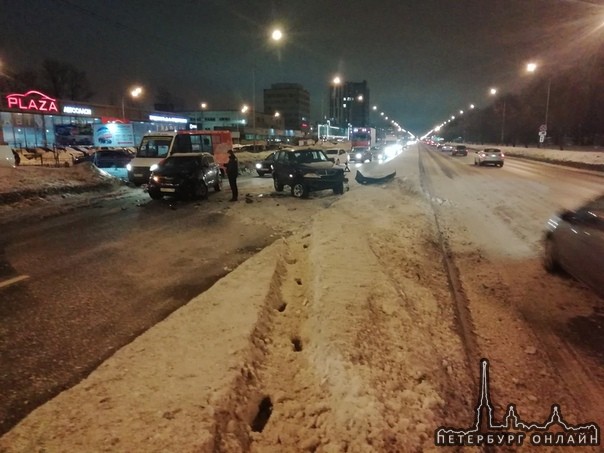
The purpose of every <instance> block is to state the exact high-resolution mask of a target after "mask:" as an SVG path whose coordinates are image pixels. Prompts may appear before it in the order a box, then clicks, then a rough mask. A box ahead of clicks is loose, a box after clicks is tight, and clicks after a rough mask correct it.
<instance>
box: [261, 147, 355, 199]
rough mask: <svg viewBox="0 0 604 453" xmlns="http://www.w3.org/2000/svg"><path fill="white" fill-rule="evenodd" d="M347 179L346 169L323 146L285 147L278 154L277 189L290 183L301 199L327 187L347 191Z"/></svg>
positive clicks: (336, 192)
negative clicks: (329, 157)
mask: <svg viewBox="0 0 604 453" xmlns="http://www.w3.org/2000/svg"><path fill="white" fill-rule="evenodd" d="M345 181H346V179H345V178H344V168H343V167H340V166H337V165H336V164H335V163H334V162H333V161H332V160H330V159H328V157H327V156H326V155H325V153H324V152H323V150H322V149H318V148H305V149H298V150H281V151H277V152H276V153H275V159H274V162H273V182H274V184H275V190H276V191H277V192H281V191H283V187H284V186H289V187H290V188H291V193H292V195H293V196H294V197H297V198H306V197H307V196H308V194H309V193H310V192H312V191H316V190H325V189H332V190H333V192H334V193H335V194H343V193H344V182H345Z"/></svg>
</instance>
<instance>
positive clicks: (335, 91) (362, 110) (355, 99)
mask: <svg viewBox="0 0 604 453" xmlns="http://www.w3.org/2000/svg"><path fill="white" fill-rule="evenodd" d="M329 98H330V102H329V117H330V120H331V121H332V122H333V124H335V125H337V126H339V127H348V126H349V125H351V126H354V127H368V126H369V125H370V124H369V122H370V121H369V111H370V109H369V105H370V98H369V87H368V85H367V81H366V80H363V81H362V82H344V83H343V84H339V83H338V84H336V83H334V84H332V85H330V87H329Z"/></svg>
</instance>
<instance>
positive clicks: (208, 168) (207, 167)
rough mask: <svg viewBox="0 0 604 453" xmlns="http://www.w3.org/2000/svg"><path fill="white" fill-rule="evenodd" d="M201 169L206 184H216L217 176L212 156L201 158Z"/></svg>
mask: <svg viewBox="0 0 604 453" xmlns="http://www.w3.org/2000/svg"><path fill="white" fill-rule="evenodd" d="M201 167H202V171H203V173H204V180H205V182H206V184H207V185H209V186H211V185H214V184H216V182H217V179H218V175H217V171H216V168H215V167H216V166H215V165H214V158H213V157H212V156H203V157H202V158H201Z"/></svg>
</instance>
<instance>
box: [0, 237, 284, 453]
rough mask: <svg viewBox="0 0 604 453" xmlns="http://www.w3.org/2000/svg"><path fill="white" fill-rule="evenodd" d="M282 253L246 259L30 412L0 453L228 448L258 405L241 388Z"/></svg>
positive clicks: (249, 377) (248, 379) (0, 442)
mask: <svg viewBox="0 0 604 453" xmlns="http://www.w3.org/2000/svg"><path fill="white" fill-rule="evenodd" d="M282 246H283V244H282V242H276V243H275V244H273V245H272V246H270V247H268V248H267V249H265V250H264V251H262V252H261V253H259V254H258V255H256V256H255V257H253V258H252V259H250V260H248V261H246V262H245V263H244V264H242V265H241V266H239V267H238V268H237V270H236V272H235V273H232V274H230V275H229V276H227V277H225V278H223V279H222V280H220V281H219V282H217V283H216V284H215V285H214V286H213V287H212V288H211V289H210V290H208V291H206V292H205V293H204V294H202V295H201V296H199V297H197V298H195V299H193V300H192V301H191V302H190V303H189V304H187V305H186V306H184V307H182V308H181V309H179V310H177V311H176V312H174V313H173V314H172V315H171V316H169V317H168V318H167V319H165V320H164V321H163V322H161V323H159V324H158V325H156V326H155V327H154V328H153V329H151V330H148V331H147V332H145V333H144V334H142V335H141V336H140V337H138V338H137V339H135V340H134V341H133V342H132V343H130V344H129V345H127V346H125V347H124V348H122V349H121V350H119V351H118V352H117V353H116V354H115V355H114V356H112V357H111V358H110V359H108V360H107V361H106V362H104V363H103V364H102V365H101V366H100V367H99V368H98V369H97V370H95V371H94V372H93V373H92V374H91V375H90V376H89V377H88V378H87V379H85V380H84V381H82V382H81V383H80V384H78V385H76V386H75V387H73V388H71V389H69V390H67V391H65V392H63V393H61V394H60V395H58V396H57V397H56V398H54V399H53V400H51V401H50V402H48V403H47V404H45V405H43V406H41V407H39V408H38V409H36V410H35V411H34V412H32V413H31V414H30V415H29V416H28V417H27V418H25V419H24V420H23V421H22V422H21V423H19V424H18V425H17V426H16V427H15V428H14V429H13V430H11V431H10V432H9V433H7V434H6V435H4V436H3V437H2V438H1V439H0V450H1V451H3V452H25V451H41V450H45V451H54V452H58V451H113V452H115V451H123V452H132V451H145V452H155V451H157V452H163V451H179V452H187V451H196V452H204V451H207V452H212V451H216V449H217V445H218V444H219V443H220V442H221V440H222V441H224V442H235V441H233V440H229V438H231V437H232V438H235V439H236V438H237V437H241V433H240V432H239V431H240V430H241V428H240V427H241V426H247V425H248V423H249V422H250V420H251V418H253V416H254V415H255V410H256V407H257V404H258V401H257V400H254V399H253V395H252V393H250V391H249V389H250V388H252V387H253V386H254V382H255V371H254V369H255V365H254V361H255V360H257V359H256V355H257V351H258V348H257V346H256V343H257V337H259V336H260V337H261V334H259V333H258V332H259V331H261V330H262V329H263V328H264V327H263V325H262V323H263V320H265V319H266V318H267V317H266V315H264V314H263V313H262V312H263V311H264V310H268V309H272V305H271V302H272V300H271V294H273V292H272V287H273V286H274V285H275V280H276V279H278V276H277V275H276V274H275V268H276V264H277V263H278V261H279V256H280V253H281V249H282ZM238 388H246V394H245V395H239V394H238V393H237V391H236V390H237V389H238ZM230 421H233V422H234V421H240V423H239V424H235V423H233V422H231V423H230V424H229V422H230ZM229 430H230V432H229ZM218 432H219V433H221V435H217V433H218ZM241 442H245V436H244V438H243V441H241ZM237 443H240V442H238V441H237Z"/></svg>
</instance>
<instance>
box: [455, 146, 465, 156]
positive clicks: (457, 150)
mask: <svg viewBox="0 0 604 453" xmlns="http://www.w3.org/2000/svg"><path fill="white" fill-rule="evenodd" d="M467 155H468V148H466V146H465V145H457V146H456V147H455V148H453V149H452V150H451V156H467Z"/></svg>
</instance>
